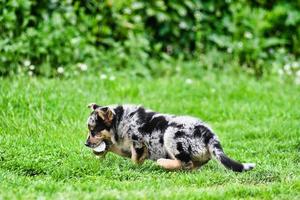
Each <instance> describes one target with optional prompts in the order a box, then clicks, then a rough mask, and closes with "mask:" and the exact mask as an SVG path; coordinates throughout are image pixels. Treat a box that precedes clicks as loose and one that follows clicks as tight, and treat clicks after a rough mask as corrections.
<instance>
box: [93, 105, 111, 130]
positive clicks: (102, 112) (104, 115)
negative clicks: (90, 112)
mask: <svg viewBox="0 0 300 200" xmlns="http://www.w3.org/2000/svg"><path fill="white" fill-rule="evenodd" d="M95 111H96V112H97V113H98V115H99V117H101V119H102V120H103V121H104V123H105V124H106V125H107V126H110V125H111V123H112V120H113V117H114V113H113V111H112V110H110V109H109V108H106V109H105V108H97V109H96V110H95Z"/></svg>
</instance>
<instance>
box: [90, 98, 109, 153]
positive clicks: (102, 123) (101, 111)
mask: <svg viewBox="0 0 300 200" xmlns="http://www.w3.org/2000/svg"><path fill="white" fill-rule="evenodd" d="M88 107H89V108H90V109H92V112H91V114H90V116H89V118H88V120H87V125H88V129H89V133H88V138H87V140H86V143H85V145H86V146H87V147H89V148H92V149H95V148H97V147H98V146H99V145H100V144H101V143H102V142H104V143H105V150H103V151H101V152H98V151H95V150H94V151H93V152H94V153H95V154H96V155H104V154H105V153H106V152H107V151H108V150H109V148H110V147H111V145H112V133H111V127H112V122H113V118H114V115H115V114H114V111H113V110H112V109H110V108H109V107H102V106H99V105H97V104H95V103H92V104H89V105H88Z"/></svg>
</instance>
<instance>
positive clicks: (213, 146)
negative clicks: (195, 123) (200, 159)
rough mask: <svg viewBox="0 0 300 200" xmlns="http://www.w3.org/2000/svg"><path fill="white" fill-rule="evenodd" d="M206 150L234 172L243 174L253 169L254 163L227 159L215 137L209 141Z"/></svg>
mask: <svg viewBox="0 0 300 200" xmlns="http://www.w3.org/2000/svg"><path fill="white" fill-rule="evenodd" d="M208 148H209V151H210V153H211V154H212V155H213V156H214V157H215V158H216V159H217V160H218V161H219V162H220V163H222V165H224V166H225V167H226V168H227V169H230V170H232V171H235V172H243V171H248V170H251V169H253V168H254V167H255V164H254V163H239V162H238V161H235V160H233V159H231V158H229V157H228V156H227V155H226V154H225V153H224V151H223V148H222V146H221V144H220V142H219V140H218V138H217V137H216V136H215V135H214V136H213V137H212V138H211V139H210V140H209V142H208Z"/></svg>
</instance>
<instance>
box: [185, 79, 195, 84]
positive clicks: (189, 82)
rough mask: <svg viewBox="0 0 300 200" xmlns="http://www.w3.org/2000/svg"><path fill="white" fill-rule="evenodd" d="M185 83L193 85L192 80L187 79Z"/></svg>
mask: <svg viewBox="0 0 300 200" xmlns="http://www.w3.org/2000/svg"><path fill="white" fill-rule="evenodd" d="M185 83H186V84H189V85H190V84H192V83H193V80H192V79H190V78H188V79H186V80H185Z"/></svg>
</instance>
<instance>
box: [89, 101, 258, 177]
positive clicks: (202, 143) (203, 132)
mask: <svg viewBox="0 0 300 200" xmlns="http://www.w3.org/2000/svg"><path fill="white" fill-rule="evenodd" d="M89 107H90V108H91V109H92V113H91V114H90V116H89V118H88V129H89V135H88V139H87V141H86V144H85V145H86V146H88V147H90V148H92V149H93V152H94V153H95V154H96V155H104V154H105V153H107V152H108V151H111V152H114V153H116V154H118V155H121V156H126V157H130V158H131V159H132V161H133V162H135V163H139V164H141V163H143V161H144V160H145V159H150V160H154V161H157V164H158V165H160V166H161V167H163V168H165V169H194V168H198V167H200V166H201V165H203V164H205V163H207V162H208V161H209V160H210V159H211V158H212V157H215V158H216V159H217V160H218V161H219V162H220V163H221V164H223V165H224V166H225V167H226V168H228V169H231V170H233V171H236V172H242V171H247V170H251V169H253V168H254V166H255V164H252V163H244V164H242V163H239V162H237V161H234V160H232V159H230V158H229V157H227V156H226V154H225V153H224V151H223V149H222V147H221V144H220V142H219V140H218V138H217V136H216V135H215V134H214V133H213V131H212V130H211V129H210V128H209V127H208V126H207V125H205V124H204V123H203V122H201V121H200V120H199V119H197V118H194V117H188V116H175V115H169V114H160V113H157V112H153V111H151V110H148V109H145V108H143V107H142V106H136V105H117V106H99V105H97V104H94V103H93V104H90V105H89Z"/></svg>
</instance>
